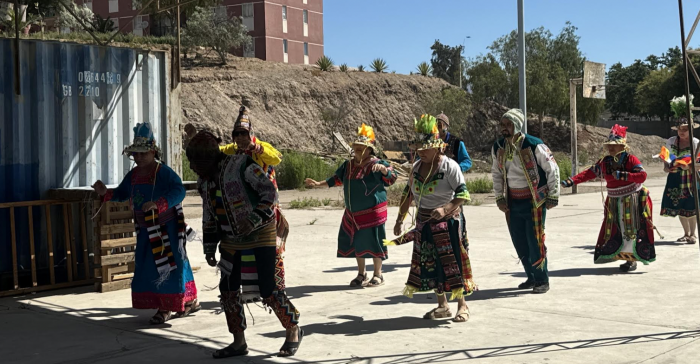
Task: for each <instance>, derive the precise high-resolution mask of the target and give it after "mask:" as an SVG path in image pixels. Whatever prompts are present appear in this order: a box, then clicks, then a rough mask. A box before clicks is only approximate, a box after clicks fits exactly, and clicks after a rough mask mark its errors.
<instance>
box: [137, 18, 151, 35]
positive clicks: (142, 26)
mask: <svg viewBox="0 0 700 364" xmlns="http://www.w3.org/2000/svg"><path fill="white" fill-rule="evenodd" d="M146 27H148V22H147V21H144V20H143V15H139V16H137V17H136V19H134V30H133V33H134V35H138V36H143V30H144V29H146Z"/></svg>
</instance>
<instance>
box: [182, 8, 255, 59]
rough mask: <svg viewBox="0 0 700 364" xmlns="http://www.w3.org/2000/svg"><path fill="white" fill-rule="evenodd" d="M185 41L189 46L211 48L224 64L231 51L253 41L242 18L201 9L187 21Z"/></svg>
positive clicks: (209, 9)
mask: <svg viewBox="0 0 700 364" xmlns="http://www.w3.org/2000/svg"><path fill="white" fill-rule="evenodd" d="M184 39H185V43H186V44H187V45H188V46H202V47H210V48H211V49H212V50H213V51H214V52H216V54H217V55H218V56H219V58H220V59H221V63H223V64H226V56H227V55H228V52H229V51H230V50H232V49H236V48H241V47H245V46H247V45H250V43H251V41H252V38H251V37H250V36H249V35H248V29H247V28H246V27H245V25H243V24H242V22H241V18H239V17H229V16H228V15H226V14H222V13H220V12H216V11H214V9H212V8H200V7H198V8H197V9H196V11H195V12H194V13H193V14H192V16H191V17H190V18H189V20H188V21H187V28H186V29H185V32H184Z"/></svg>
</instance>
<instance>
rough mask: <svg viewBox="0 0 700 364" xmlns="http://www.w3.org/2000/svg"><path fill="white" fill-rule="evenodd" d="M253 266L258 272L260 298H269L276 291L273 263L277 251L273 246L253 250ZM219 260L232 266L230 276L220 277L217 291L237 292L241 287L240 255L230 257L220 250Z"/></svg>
mask: <svg viewBox="0 0 700 364" xmlns="http://www.w3.org/2000/svg"><path fill="white" fill-rule="evenodd" d="M253 252H254V254H255V265H256V267H257V270H258V286H259V287H260V297H263V298H265V297H269V296H271V295H272V292H274V291H275V290H276V288H277V287H276V284H275V263H276V258H277V250H276V248H275V247H274V246H271V247H264V248H255V249H253ZM221 258H222V259H225V260H226V261H228V262H230V263H232V264H233V269H232V270H231V275H229V276H224V275H222V276H221V282H220V283H219V291H220V292H221V293H224V292H238V289H239V288H240V287H241V254H235V255H231V254H230V253H228V252H226V251H224V250H221Z"/></svg>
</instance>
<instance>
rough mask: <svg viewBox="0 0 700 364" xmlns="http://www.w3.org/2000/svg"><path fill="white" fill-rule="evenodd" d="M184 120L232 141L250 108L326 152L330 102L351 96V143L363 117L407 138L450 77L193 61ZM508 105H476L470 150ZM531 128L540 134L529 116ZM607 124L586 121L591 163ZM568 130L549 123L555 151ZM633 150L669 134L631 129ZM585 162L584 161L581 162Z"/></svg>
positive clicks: (646, 153) (482, 143)
mask: <svg viewBox="0 0 700 364" xmlns="http://www.w3.org/2000/svg"><path fill="white" fill-rule="evenodd" d="M182 82H183V84H182V88H183V89H182V108H183V114H184V118H183V122H184V123H187V122H190V123H193V124H194V125H195V126H196V127H197V128H198V129H207V130H210V131H212V132H214V133H215V134H218V135H220V136H221V137H222V138H223V139H224V140H230V131H231V128H232V126H233V122H234V121H235V119H236V116H237V115H238V107H239V106H240V105H241V104H244V105H246V106H248V107H249V108H250V109H251V113H252V116H253V126H254V127H255V130H256V132H257V133H258V136H259V137H260V138H261V139H263V140H266V141H269V142H271V143H273V144H274V145H276V146H278V147H279V148H280V149H294V150H301V151H312V152H328V151H329V150H328V149H329V147H330V145H331V144H332V142H331V136H330V132H329V125H327V124H326V123H325V122H323V121H322V111H323V110H324V109H325V108H328V107H329V106H330V107H337V106H339V105H341V104H342V103H343V102H346V103H347V105H348V106H349V107H351V108H352V111H351V112H350V114H349V116H348V117H347V118H346V120H345V121H344V122H343V124H342V125H338V126H337V127H336V128H335V129H336V130H339V131H340V132H341V134H342V135H343V137H344V138H345V139H346V140H347V141H351V140H352V136H353V134H354V132H355V130H356V128H357V126H359V125H360V124H361V123H362V122H365V123H367V124H369V125H371V126H373V127H374V128H375V130H376V133H377V137H378V140H379V141H380V142H384V143H386V142H388V141H399V140H406V139H407V138H410V137H411V135H412V122H413V118H414V117H415V116H417V115H420V114H421V113H422V112H423V104H424V102H425V101H426V100H428V99H429V98H431V97H433V96H434V95H435V94H436V93H437V92H439V91H440V90H442V89H443V88H445V87H453V86H450V85H449V84H447V83H446V82H444V81H442V80H440V79H435V78H428V77H422V76H418V75H413V76H407V75H397V74H377V73H372V72H350V73H342V72H337V71H336V72H320V71H318V70H316V69H315V67H313V66H302V65H287V64H280V63H274V62H263V61H260V60H257V59H249V58H237V57H231V59H230V61H229V64H228V65H226V66H223V67H220V66H217V67H208V66H206V67H205V66H190V67H185V69H183V73H182ZM506 110H507V108H506V107H504V106H502V105H499V104H495V103H484V104H481V105H474V108H473V113H472V116H471V118H469V120H467V121H466V123H467V128H466V130H467V132H466V133H465V134H464V135H462V137H463V139H464V140H465V141H466V144H467V147H468V149H469V151H470V153H473V154H475V155H476V156H477V158H480V159H483V160H488V159H489V158H488V152H489V149H490V147H491V146H492V145H493V142H494V140H495V139H496V138H497V137H498V126H497V124H498V120H499V119H500V116H501V115H502V114H503V113H504V112H505V111H506ZM529 131H530V133H531V134H533V135H535V136H540V133H539V125H538V123H536V121H535V120H534V117H533V118H531V120H530V123H529ZM607 134H608V130H607V129H602V128H597V127H592V126H587V127H582V126H581V127H580V129H579V133H578V137H579V151H581V153H580V154H579V155H580V156H582V157H584V158H585V157H586V156H587V157H588V159H590V161H591V162H592V161H594V160H595V159H597V158H598V157H599V156H600V155H601V153H602V151H603V149H602V145H601V142H603V141H604V140H605V139H606V138H607ZM569 135H570V134H569V128H568V126H567V125H565V124H564V123H558V122H554V121H548V122H546V123H545V133H544V140H545V142H546V143H547V144H548V145H549V146H550V148H552V150H554V151H559V152H565V153H569V151H570V142H569V141H570V137H569ZM628 140H629V142H630V145H631V148H632V151H633V152H634V153H635V154H637V155H638V156H639V157H641V158H642V159H643V161H644V162H647V163H650V162H651V158H650V157H651V155H652V154H656V153H658V151H659V148H660V147H661V145H663V144H664V140H663V139H662V138H660V137H656V136H641V135H636V134H630V136H629V137H628ZM581 162H582V163H585V162H584V161H581Z"/></svg>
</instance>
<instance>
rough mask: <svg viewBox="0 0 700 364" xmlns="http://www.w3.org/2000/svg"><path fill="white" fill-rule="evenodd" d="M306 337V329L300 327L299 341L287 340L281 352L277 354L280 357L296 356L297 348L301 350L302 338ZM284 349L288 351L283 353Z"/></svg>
mask: <svg viewBox="0 0 700 364" xmlns="http://www.w3.org/2000/svg"><path fill="white" fill-rule="evenodd" d="M303 338H304V330H302V328H299V341H297V342H295V343H292V342H289V341H285V342H284V345H282V347H281V348H280V353H279V354H277V356H278V357H280V358H287V357H290V356H294V354H296V353H297V350H299V346H300V345H301V339H303ZM283 351H286V353H283Z"/></svg>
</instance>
